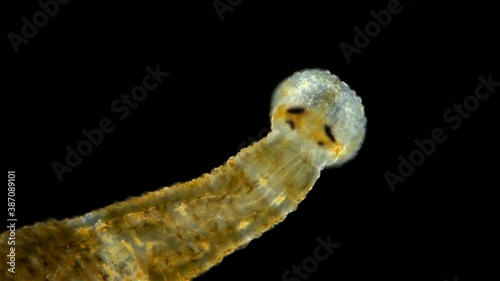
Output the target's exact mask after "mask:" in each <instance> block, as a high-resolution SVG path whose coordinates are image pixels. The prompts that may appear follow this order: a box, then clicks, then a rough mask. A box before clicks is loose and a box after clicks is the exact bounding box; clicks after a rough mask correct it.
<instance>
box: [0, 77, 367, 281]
mask: <svg viewBox="0 0 500 281" xmlns="http://www.w3.org/2000/svg"><path fill="white" fill-rule="evenodd" d="M271 128H272V130H271V132H270V133H269V134H268V136H266V137H265V138H264V139H262V140H260V141H259V142H257V143H255V144H253V145H251V146H250V147H247V148H244V149H242V150H241V151H240V152H239V153H238V154H237V155H236V156H234V157H231V158H230V159H229V160H228V161H227V163H226V164H224V165H222V166H220V167H218V168H216V169H214V170H213V171H212V172H211V173H210V174H204V175H202V176H201V177H199V178H197V179H194V180H192V181H189V182H186V183H181V184H175V185H173V186H171V187H168V188H162V189H160V190H158V191H154V192H150V193H147V194H145V195H142V196H140V197H135V198H132V199H129V200H127V201H124V202H119V203H115V204H112V205H110V206H108V207H106V208H103V209H99V210H96V211H93V212H90V213H88V214H86V215H84V216H81V217H76V218H73V219H65V220H62V221H56V220H50V221H47V222H43V223H36V224H34V225H32V226H26V227H23V228H21V229H18V230H17V233H16V273H15V274H11V273H10V272H9V271H7V267H8V266H9V265H8V264H7V263H5V262H3V263H2V264H1V265H0V269H1V271H2V273H0V274H1V275H0V276H2V278H1V280H191V279H193V278H195V277H196V276H199V275H200V274H202V273H203V272H205V271H207V270H209V269H210V268H211V267H213V266H214V265H216V264H218V263H220V262H221V261H222V259H223V258H224V257H225V256H226V255H228V254H231V253H232V252H234V251H235V250H237V249H239V248H242V247H244V246H245V245H247V244H248V243H249V242H250V241H251V240H253V239H255V238H258V237H260V236H261V235H262V234H263V233H264V232H266V231H267V230H269V229H271V228H273V227H274V226H275V225H276V224H278V223H279V222H281V221H283V220H284V219H285V217H286V216H287V214H288V213H290V212H292V211H294V210H295V209H296V208H297V206H298V204H299V203H300V202H301V201H302V200H303V199H304V198H305V197H306V195H307V193H308V192H309V190H310V189H311V188H312V186H313V185H314V183H315V181H316V180H317V179H318V177H319V174H320V171H321V170H322V169H323V168H327V167H336V166H340V165H342V164H343V163H345V162H347V161H349V160H350V159H352V158H353V157H354V156H355V155H356V153H357V152H358V150H359V148H360V147H361V145H362V143H363V140H364V136H365V129H366V118H365V114H364V108H363V105H362V104H361V99H360V98H359V97H358V96H356V94H355V92H354V91H352V90H351V89H350V88H349V86H348V85H347V84H345V83H344V82H342V81H340V80H339V78H338V77H337V76H335V75H332V74H330V73H329V72H328V71H325V70H319V69H311V70H304V71H300V72H296V73H295V74H293V75H292V76H290V77H289V78H287V79H285V80H284V81H283V82H281V83H280V84H279V85H278V87H277V88H276V90H275V91H274V94H273V98H272V110H271ZM8 236H9V232H8V231H6V232H3V233H2V234H1V237H0V238H1V240H2V241H7V238H8ZM8 247H9V246H7V243H1V244H0V252H2V253H7V252H8Z"/></svg>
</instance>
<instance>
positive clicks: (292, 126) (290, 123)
mask: <svg viewBox="0 0 500 281" xmlns="http://www.w3.org/2000/svg"><path fill="white" fill-rule="evenodd" d="M286 123H287V124H288V125H290V128H292V130H293V129H295V123H294V122H293V121H292V120H286Z"/></svg>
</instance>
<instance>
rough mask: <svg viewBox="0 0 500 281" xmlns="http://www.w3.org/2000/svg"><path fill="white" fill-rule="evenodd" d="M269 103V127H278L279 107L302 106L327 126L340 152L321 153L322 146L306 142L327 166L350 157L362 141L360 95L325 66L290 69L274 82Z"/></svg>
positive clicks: (279, 118) (362, 121)
mask: <svg viewBox="0 0 500 281" xmlns="http://www.w3.org/2000/svg"><path fill="white" fill-rule="evenodd" d="M271 106H272V109H271V119H272V125H273V130H274V129H277V130H280V127H282V126H281V125H279V124H278V123H282V121H283V120H282V119H283V118H281V117H282V116H281V115H278V114H277V111H278V109H280V108H282V107H287V108H292V107H295V108H296V107H300V108H305V110H307V111H308V112H312V114H314V115H316V116H317V117H318V118H319V119H320V120H322V121H321V122H324V123H325V125H327V126H329V127H331V129H332V132H333V135H334V136H335V139H336V141H337V143H338V144H339V145H342V149H341V151H340V153H336V154H332V153H330V152H328V151H327V152H328V153H326V154H327V155H325V150H326V149H325V148H323V147H317V146H315V145H313V142H314V141H311V142H310V144H308V147H309V148H310V149H312V150H314V153H316V154H317V155H316V156H317V157H319V158H322V159H323V158H324V160H323V164H324V165H325V166H327V167H330V166H339V165H341V164H343V163H345V162H347V161H349V160H350V159H352V158H353V157H354V156H355V155H356V153H357V151H358V150H359V148H360V147H361V145H362V143H363V141H364V138H365V132H366V117H365V112H364V107H363V104H362V103H361V98H360V97H358V96H357V95H356V92H354V91H353V90H352V89H351V88H350V87H349V86H348V85H347V84H346V83H344V82H342V81H341V80H340V79H339V78H338V77H337V76H336V75H333V74H331V73H330V72H329V71H327V70H321V69H306V70H303V71H299V72H296V73H294V74H293V75H292V76H290V77H288V78H287V79H285V80H284V81H282V82H281V83H280V84H279V85H278V87H277V88H276V90H275V91H274V94H273V97H272V101H271ZM318 118H317V119H318ZM314 120H316V119H314ZM318 122H319V121H318ZM306 126H307V125H306ZM311 127H312V126H311ZM311 130H312V129H311ZM313 133H314V132H313ZM317 134H319V132H317ZM307 136H309V134H308V135H307ZM307 136H304V137H305V138H307Z"/></svg>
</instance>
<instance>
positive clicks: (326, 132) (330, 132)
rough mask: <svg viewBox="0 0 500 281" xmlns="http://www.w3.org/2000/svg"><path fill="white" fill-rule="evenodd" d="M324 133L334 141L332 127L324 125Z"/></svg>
mask: <svg viewBox="0 0 500 281" xmlns="http://www.w3.org/2000/svg"><path fill="white" fill-rule="evenodd" d="M325 134H326V136H327V137H328V138H329V139H330V140H331V141H332V142H335V136H334V135H333V133H332V128H331V127H330V126H328V125H325Z"/></svg>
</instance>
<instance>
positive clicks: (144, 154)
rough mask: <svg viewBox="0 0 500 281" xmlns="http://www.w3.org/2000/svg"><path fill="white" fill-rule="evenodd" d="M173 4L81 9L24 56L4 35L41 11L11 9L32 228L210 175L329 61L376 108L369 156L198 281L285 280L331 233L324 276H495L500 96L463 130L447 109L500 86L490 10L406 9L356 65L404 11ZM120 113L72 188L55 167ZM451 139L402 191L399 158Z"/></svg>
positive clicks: (10, 105)
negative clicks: (135, 102) (130, 104)
mask: <svg viewBox="0 0 500 281" xmlns="http://www.w3.org/2000/svg"><path fill="white" fill-rule="evenodd" d="M164 2H167V1H147V2H146V1H140V2H139V1H136V2H124V1H122V2H119V3H116V4H103V3H101V2H98V1H93V2H89V1H71V2H70V3H68V4H66V5H64V6H61V7H60V10H59V12H58V14H57V15H56V16H55V17H54V18H51V19H50V20H49V22H48V24H47V25H46V26H45V27H43V28H40V30H39V31H38V33H37V35H36V36H35V37H34V38H32V39H30V40H29V43H28V44H23V45H21V46H20V47H19V53H18V54H15V53H14V51H13V49H12V46H11V45H10V43H9V40H8V38H7V36H6V35H7V33H8V32H14V33H17V34H20V33H21V27H22V24H23V23H22V21H21V18H22V17H23V16H26V17H28V18H31V17H32V15H33V13H35V12H36V11H38V10H40V8H39V6H38V4H37V3H36V1H24V2H20V4H21V3H22V5H19V6H16V7H8V8H5V9H4V16H2V18H5V19H6V20H5V23H4V24H3V26H4V27H6V28H7V30H5V31H4V41H3V45H4V46H5V47H7V48H5V49H4V51H3V52H4V59H3V61H4V63H2V66H3V67H5V70H4V75H3V77H4V79H5V81H4V83H3V90H2V92H3V99H4V108H6V109H7V111H6V124H5V126H4V137H3V138H4V140H5V141H6V143H4V151H5V153H7V158H6V162H7V163H6V166H7V169H8V170H16V175H17V187H16V202H17V203H16V204H17V205H16V210H17V214H16V215H17V218H18V226H21V225H27V224H32V223H35V222H37V221H43V220H46V219H48V218H57V219H62V218H67V217H73V216H77V215H82V214H84V213H87V212H89V211H91V210H94V209H96V208H99V207H104V206H106V205H109V204H111V203H113V202H116V201H121V200H125V199H127V198H128V197H129V196H137V195H140V194H142V193H144V192H146V191H152V190H155V189H157V188H159V187H161V186H168V185H171V184H173V183H175V182H181V181H187V180H190V179H192V178H195V177H197V176H199V175H201V174H202V173H205V172H209V171H210V170H211V169H212V168H214V167H217V166H219V165H221V164H222V163H224V162H225V161H226V160H227V158H229V157H230V156H232V155H234V154H236V153H237V151H238V148H239V147H241V146H240V145H241V144H242V143H243V142H245V143H248V142H249V139H251V138H254V137H255V138H257V137H258V136H259V132H260V135H262V132H264V131H266V129H267V128H269V126H270V125H269V101H270V97H271V93H272V91H273V89H274V87H275V86H276V85H277V84H278V83H279V82H280V81H281V80H282V79H284V78H286V77H287V76H289V75H291V74H292V73H293V72H295V71H298V70H301V69H304V68H316V67H319V68H324V69H329V70H330V71H331V72H332V73H334V74H336V75H338V76H339V77H340V78H341V79H342V80H343V81H345V82H346V83H348V84H349V85H350V86H351V87H352V88H353V89H354V90H355V91H356V92H357V93H358V95H359V96H361V97H362V99H363V103H364V105H365V108H366V114H367V117H368V130H367V137H366V141H365V144H364V145H363V147H362V149H361V151H360V153H359V155H358V157H357V158H356V159H354V160H353V161H352V162H350V163H348V164H347V165H345V166H344V167H342V168H340V169H334V170H325V171H323V173H322V175H321V177H320V179H319V180H318V182H317V184H316V185H315V187H314V188H313V190H312V191H311V192H310V194H309V195H308V197H307V198H306V199H305V200H304V202H302V203H301V204H300V205H299V208H298V210H297V211H295V212H293V213H291V214H290V215H289V216H288V217H287V219H286V220H285V221H284V222H283V223H281V224H279V225H277V226H276V227H275V228H274V229H272V230H270V231H268V232H266V233H265V234H264V235H263V236H262V237H261V238H259V239H257V240H254V241H252V242H251V243H250V244H249V245H248V246H247V247H246V248H245V249H243V250H240V251H237V252H235V253H234V254H232V255H230V256H228V257H226V258H225V259H224V260H223V262H222V263H221V264H220V265H218V266H216V267H214V268H212V269H211V270H210V271H209V272H207V273H205V274H204V275H203V276H201V277H199V278H198V279H196V280H282V274H283V273H284V272H285V271H286V270H288V269H290V268H291V266H292V265H294V264H297V265H300V264H301V263H302V261H303V260H304V259H305V258H306V257H308V256H311V255H312V252H313V250H314V248H315V247H316V246H317V245H318V243H317V242H316V238H317V237H322V238H325V239H326V237H327V236H328V235H331V237H332V240H333V241H334V242H337V243H340V244H341V246H340V247H339V248H338V249H337V250H336V251H335V252H334V253H333V254H332V255H331V256H330V257H329V259H328V260H326V261H324V262H321V263H320V264H319V267H318V269H317V270H316V271H315V272H313V273H311V274H310V276H309V279H308V280H378V279H381V280H435V281H443V280H445V279H448V280H452V279H453V278H454V277H455V276H458V280H483V279H485V277H486V276H490V274H491V271H490V270H491V269H492V268H493V260H492V258H489V257H488V256H487V253H489V252H490V254H491V252H492V251H493V250H492V247H493V244H492V240H491V239H490V238H491V237H493V233H492V232H493V227H494V225H495V224H496V223H498V219H497V216H494V213H493V210H494V206H495V204H497V203H496V202H497V200H496V199H494V198H493V190H494V187H495V186H497V187H498V183H497V181H498V179H497V178H496V175H495V172H496V170H497V169H496V168H497V167H498V166H497V163H498V162H497V161H498V153H497V150H496V146H497V139H498V138H496V132H495V131H496V130H497V129H498V125H497V122H496V121H497V120H498V118H497V116H496V114H495V113H496V112H495V109H496V107H497V102H498V97H496V95H497V93H498V91H497V92H496V93H493V94H492V95H491V97H490V98H489V99H487V100H485V101H482V102H481V103H480V105H479V108H478V109H477V110H476V111H474V112H472V113H471V116H470V118H468V119H464V120H463V123H462V125H461V126H460V127H459V128H458V129H457V130H452V129H451V127H450V124H449V123H446V122H445V121H444V120H443V113H444V112H445V111H446V110H447V109H449V108H451V107H452V106H453V104H455V103H462V101H463V100H464V98H466V97H468V96H470V95H473V94H474V91H475V88H476V86H477V85H478V83H479V82H478V80H477V77H478V76H479V75H482V76H483V77H487V76H488V74H490V73H492V74H493V80H497V81H498V80H500V74H499V73H498V50H499V44H498V43H496V41H497V39H498V24H496V23H494V22H495V17H497V16H498V15H497V12H495V11H494V10H495V9H494V8H493V7H492V6H488V5H486V4H481V3H480V2H478V1H474V5H472V4H471V3H464V4H461V3H457V2H454V3H449V4H442V5H437V4H436V3H431V2H424V1H411V2H410V1H402V2H401V5H402V6H403V11H402V12H401V13H400V14H397V15H393V16H392V20H391V22H390V24H389V25H388V26H387V27H384V28H382V30H381V32H380V34H378V35H377V36H375V37H374V38H372V40H371V42H370V43H369V45H368V46H366V47H365V48H363V49H362V50H361V52H360V53H359V54H354V55H352V62H351V63H348V62H347V61H346V59H345V57H344V55H343V54H342V51H341V49H340V48H339V44H340V43H341V42H346V43H349V44H351V45H353V44H354V42H353V37H354V34H355V32H354V30H353V28H354V27H355V26H358V27H360V28H361V29H363V28H364V26H365V25H366V23H368V22H369V21H372V20H373V18H372V16H371V15H370V11H371V10H375V11H379V10H381V9H386V7H387V3H388V2H389V1H367V2H368V3H361V2H357V1H332V3H330V4H328V5H327V4H325V3H326V2H327V1H322V2H320V1H298V2H296V3H290V2H289V1H274V2H273V4H270V3H268V2H265V1H243V2H242V3H241V4H239V5H237V6H236V7H234V10H233V11H231V12H226V13H224V20H223V21H221V20H220V19H219V17H218V15H217V12H216V10H215V9H214V7H213V4H212V1H197V2H196V3H195V2H194V1H186V2H185V3H184V2H183V1H171V2H172V3H170V4H166V3H164ZM222 2H225V1H222ZM4 5H5V4H4ZM156 64H160V68H161V69H162V71H166V72H169V73H170V76H169V77H167V78H166V79H165V80H164V81H163V82H162V83H161V84H160V86H159V87H158V88H156V89H155V90H154V91H152V92H150V93H149V94H148V96H147V98H146V99H145V100H144V101H143V102H141V103H140V104H139V106H138V107H137V108H136V109H133V110H132V111H131V113H130V115H129V116H128V117H127V118H126V119H125V120H123V121H121V120H118V119H117V115H116V114H115V113H113V112H111V110H110V105H111V103H112V102H113V100H115V99H117V98H119V97H120V94H122V93H127V94H128V93H130V90H131V89H132V88H133V87H134V86H136V85H139V84H141V81H142V78H143V77H144V75H145V74H146V71H145V67H146V66H147V65H150V66H153V67H154V66H155V65H156ZM495 103H496V104H495ZM106 117H108V118H112V119H113V121H114V124H115V125H116V129H115V130H114V131H113V132H112V133H110V134H108V135H106V136H105V137H104V140H103V142H102V143H101V144H100V145H99V146H98V147H95V148H94V150H93V151H92V153H91V154H90V155H89V156H87V157H84V158H83V161H82V163H81V164H80V165H79V166H78V167H76V168H75V169H74V171H73V172H72V173H67V174H65V175H64V180H63V181H62V183H60V182H59V181H58V180H57V177H56V175H55V173H54V171H53V170H52V167H51V163H52V162H53V161H58V162H61V163H64V157H65V155H66V151H65V146H66V145H69V146H72V147H76V144H77V143H78V142H79V141H81V140H83V139H84V137H83V135H82V133H81V131H82V130H83V129H87V130H90V129H94V128H97V127H98V123H99V121H100V120H101V119H102V118H106ZM438 127H439V128H443V129H444V130H445V132H446V134H447V136H448V138H447V140H446V141H445V142H444V143H443V144H439V145H437V148H436V152H435V153H434V154H432V155H431V156H429V157H427V158H426V159H425V162H424V164H422V165H421V166H419V167H417V168H416V169H415V172H414V173H413V174H412V175H411V176H410V177H408V179H407V180H406V181H405V182H404V183H398V184H397V185H396V189H395V192H392V191H391V189H390V188H389V186H388V184H387V182H386V180H385V179H384V172H386V171H391V172H394V173H397V166H398V163H399V160H398V156H399V155H402V156H403V157H405V158H408V154H410V152H412V151H413V150H415V149H416V146H415V144H414V140H415V139H420V140H421V139H424V138H429V137H430V136H431V132H432V130H433V129H435V128H438ZM6 193H7V192H5V194H6ZM5 196H6V195H5ZM5 208H7V207H5ZM494 218H496V219H494ZM494 253H496V252H494ZM2 255H3V254H2ZM18 266H21V265H18ZM497 275H498V274H496V275H495V276H497Z"/></svg>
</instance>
